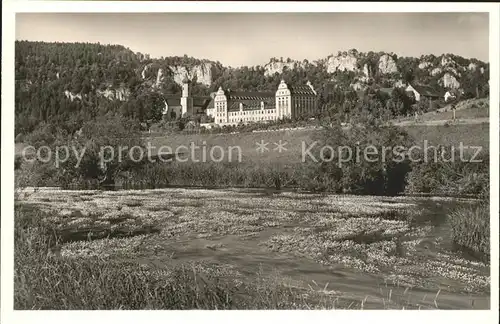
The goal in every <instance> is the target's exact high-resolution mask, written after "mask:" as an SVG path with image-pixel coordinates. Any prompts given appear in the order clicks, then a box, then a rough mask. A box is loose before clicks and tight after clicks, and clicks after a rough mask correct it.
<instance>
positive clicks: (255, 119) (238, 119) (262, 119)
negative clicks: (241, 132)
mask: <svg viewBox="0 0 500 324" xmlns="http://www.w3.org/2000/svg"><path fill="white" fill-rule="evenodd" d="M277 119H278V116H260V117H256V116H255V117H254V116H249V117H241V116H237V117H234V118H229V122H230V123H239V122H247V121H264V120H277ZM215 123H225V120H224V118H220V119H216V120H215Z"/></svg>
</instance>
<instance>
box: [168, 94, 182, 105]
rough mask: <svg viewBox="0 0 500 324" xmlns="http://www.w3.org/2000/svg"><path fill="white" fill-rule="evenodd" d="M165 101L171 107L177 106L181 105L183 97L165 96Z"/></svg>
mask: <svg viewBox="0 0 500 324" xmlns="http://www.w3.org/2000/svg"><path fill="white" fill-rule="evenodd" d="M165 101H166V102H167V105H168V106H169V107H175V106H180V105H181V97H173V96H172V97H165Z"/></svg>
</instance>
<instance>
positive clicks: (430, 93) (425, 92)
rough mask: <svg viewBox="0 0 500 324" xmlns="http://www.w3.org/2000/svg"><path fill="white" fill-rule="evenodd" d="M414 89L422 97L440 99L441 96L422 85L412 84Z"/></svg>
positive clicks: (432, 89)
mask: <svg viewBox="0 0 500 324" xmlns="http://www.w3.org/2000/svg"><path fill="white" fill-rule="evenodd" d="M411 86H412V87H413V89H415V90H416V91H417V92H418V93H420V95H421V96H424V97H440V96H441V95H440V94H439V93H438V91H436V90H435V89H434V88H432V87H429V86H426V85H422V84H412V85H411Z"/></svg>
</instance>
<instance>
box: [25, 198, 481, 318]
mask: <svg viewBox="0 0 500 324" xmlns="http://www.w3.org/2000/svg"><path fill="white" fill-rule="evenodd" d="M475 204H476V202H475V201H474V200H470V199H451V198H416V197H413V198H411V197H374V196H349V195H341V196H339V195H330V194H305V193H295V192H283V191H281V192H276V191H266V190H237V189H232V190H202V189H199V190H194V189H160V190H137V191H125V190H124V191H115V192H109V191H63V190H44V189H37V190H23V191H21V192H19V193H18V196H17V203H16V213H15V228H16V234H15V246H16V253H15V309H193V308H202V309H316V308H319V309H332V308H342V309H349V308H350V309H403V308H404V309H436V308H438V309H487V308H489V291H490V277H489V266H488V263H487V261H481V260H480V259H477V258H475V257H472V256H471V255H469V254H468V253H464V252H461V250H457V249H456V246H455V242H454V241H455V240H456V238H457V237H456V236H454V235H456V234H457V233H458V232H460V231H457V228H459V226H458V225H457V224H459V223H460V219H462V218H460V217H456V218H455V220H454V221H450V218H449V217H448V216H447V215H450V214H451V213H452V212H453V210H454V208H457V207H458V206H462V207H463V208H473V206H475ZM477 215H480V213H477ZM479 217H480V216H479ZM483 217H484V214H483ZM465 226H466V225H465ZM461 232H463V231H461ZM483 234H484V233H483ZM478 235H479V236H478ZM459 239H460V240H462V241H463V240H467V239H466V238H465V237H459ZM486 239H488V236H487V235H486V236H481V235H480V234H477V233H476V234H474V236H473V237H471V238H469V239H468V240H469V241H470V240H472V241H474V242H475V243H474V244H475V245H476V246H478V247H479V248H480V249H481V247H484V246H486V244H485V242H483V241H484V240H486ZM488 242H489V241H488ZM488 244H489V243H488Z"/></svg>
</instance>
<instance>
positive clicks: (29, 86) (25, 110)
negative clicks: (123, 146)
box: [15, 41, 489, 132]
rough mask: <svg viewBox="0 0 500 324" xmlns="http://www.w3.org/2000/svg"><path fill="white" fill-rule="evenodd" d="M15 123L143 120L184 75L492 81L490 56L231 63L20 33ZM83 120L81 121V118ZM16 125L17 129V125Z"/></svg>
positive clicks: (462, 83)
mask: <svg viewBox="0 0 500 324" xmlns="http://www.w3.org/2000/svg"><path fill="white" fill-rule="evenodd" d="M15 72H16V117H18V118H16V119H17V120H21V122H20V124H17V125H16V126H18V127H20V129H23V130H22V131H23V132H26V131H28V132H29V131H30V130H32V129H33V128H34V127H36V125H38V124H39V123H40V122H42V121H44V122H47V121H49V120H50V122H51V123H54V122H56V123H57V122H64V123H68V122H70V123H73V124H75V125H78V124H81V122H82V121H83V120H88V119H92V118H94V117H95V116H96V115H99V114H106V113H108V112H110V111H112V112H115V113H120V114H122V115H123V116H125V117H128V118H135V119H138V120H140V121H143V122H144V121H148V120H157V119H158V118H161V111H162V109H163V106H164V99H163V98H164V96H165V95H172V94H180V91H181V87H180V84H181V83H182V80H184V79H185V78H188V79H190V80H191V81H193V83H192V84H193V85H192V94H193V95H195V96H196V95H203V96H207V95H209V94H210V93H211V92H213V91H216V90H217V89H218V87H219V86H222V87H223V88H224V89H232V90H239V91H274V90H275V89H276V87H277V84H279V81H280V80H281V79H285V80H286V81H287V82H290V83H292V84H304V83H305V82H306V81H308V80H309V81H310V82H311V83H312V85H313V86H314V87H315V89H319V90H320V92H321V89H323V88H328V87H330V88H331V87H332V86H333V87H336V88H340V89H345V90H346V91H347V90H349V89H354V90H360V89H365V88H367V87H369V86H379V87H382V88H388V87H394V86H401V85H404V84H405V82H408V81H412V82H413V83H421V84H426V85H429V86H432V87H435V88H438V89H439V90H441V91H442V90H445V89H448V88H457V87H460V88H465V89H466V90H467V89H468V88H471V92H473V91H472V89H473V88H474V90H475V88H476V87H477V86H478V85H480V87H481V88H486V87H487V83H488V80H489V64H488V63H485V62H482V61H479V60H476V59H467V58H463V57H460V56H458V55H453V54H444V55H440V56H434V55H423V56H421V57H419V58H414V57H398V56H397V55H395V54H394V53H386V52H367V53H361V52H358V51H357V50H355V49H351V50H349V51H345V52H338V53H336V54H332V55H330V56H328V57H326V58H320V59H318V60H316V61H314V62H309V61H307V60H303V61H294V60H291V59H287V58H285V59H283V58H271V59H270V61H269V62H268V63H266V64H263V65H261V66H251V67H247V66H244V67H238V68H230V67H226V66H224V65H223V64H222V63H221V62H216V61H211V60H207V59H199V58H193V57H189V56H187V55H184V56H174V57H162V58H151V57H150V56H149V55H147V54H142V53H134V52H133V51H132V50H130V49H128V48H126V47H124V46H121V45H103V44H99V43H97V44H93V43H47V42H31V41H17V42H16V45H15ZM75 127H76V126H75ZM16 132H17V130H16Z"/></svg>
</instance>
